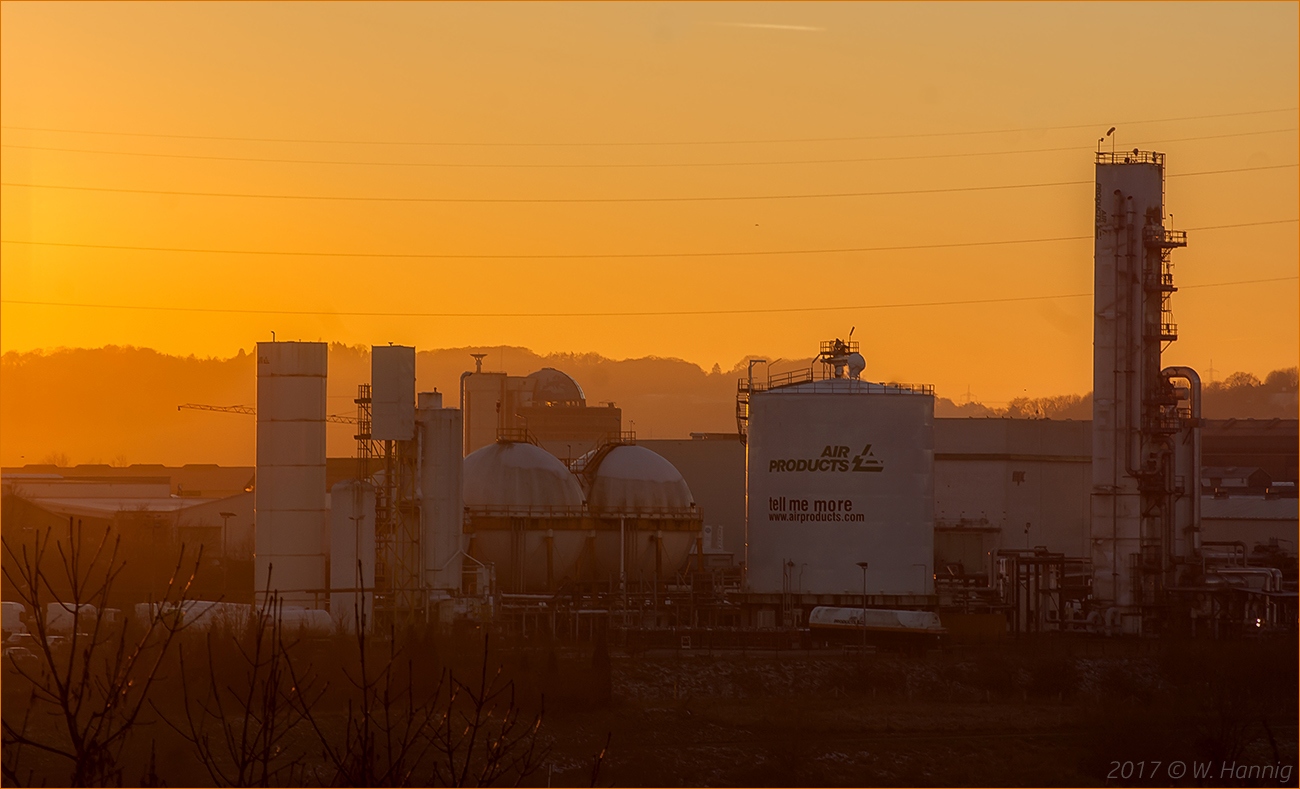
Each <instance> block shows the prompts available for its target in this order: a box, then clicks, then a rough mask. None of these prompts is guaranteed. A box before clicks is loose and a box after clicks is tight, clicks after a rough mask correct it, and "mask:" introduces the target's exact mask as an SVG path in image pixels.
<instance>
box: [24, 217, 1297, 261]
mask: <svg viewBox="0 0 1300 789" xmlns="http://www.w3.org/2000/svg"><path fill="white" fill-rule="evenodd" d="M1297 221H1300V220H1297V219H1270V220H1266V221H1262V222H1239V223H1236V224H1230V225H1204V226H1202V227H1188V228H1181V229H1183V230H1186V231H1189V232H1191V231H1202V230H1225V229H1228V228H1236V227H1259V226H1262V225H1283V224H1291V223H1294V222H1297ZM1091 238H1092V236H1090V235H1089V236H1055V237H1051V238H1015V239H997V240H989V241H954V242H951V243H946V244H900V245H896V246H881V247H829V248H814V249H764V250H742V251H729V252H613V253H594V254H591V253H588V254H549V255H547V254H542V255H539V254H527V255H509V254H473V255H456V254H446V253H423V252H406V253H403V252H308V251H294V250H259V249H215V248H203V247H146V246H128V245H119V244H76V243H69V242H61V241H19V240H11V239H0V243H2V244H20V245H23V246H38V247H64V248H71V249H111V250H118V251H129V252H181V253H191V254H209V255H270V256H277V257H328V258H383V259H396V260H410V259H418V260H601V259H611V258H620V259H639V258H712V257H756V256H762V255H828V254H840V253H853V252H900V251H907V250H921V249H957V248H963V247H990V246H1009V245H1015V244H1046V243H1053V242H1059V241H1086V240H1089V239H1091Z"/></svg>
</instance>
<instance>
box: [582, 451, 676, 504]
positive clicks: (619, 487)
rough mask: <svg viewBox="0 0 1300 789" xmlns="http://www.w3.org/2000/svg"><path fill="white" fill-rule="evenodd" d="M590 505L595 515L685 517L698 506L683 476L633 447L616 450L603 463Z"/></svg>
mask: <svg viewBox="0 0 1300 789" xmlns="http://www.w3.org/2000/svg"><path fill="white" fill-rule="evenodd" d="M588 505H589V506H590V507H591V510H592V512H593V513H596V514H601V515H604V514H607V513H608V514H614V515H630V514H639V513H662V514H670V513H685V512H689V511H690V510H691V508H692V506H694V501H693V499H692V498H691V489H690V487H689V486H687V484H686V480H684V479H682V475H681V472H679V471H678V470H677V467H676V466H674V465H673V464H672V463H669V462H668V461H667V460H665V459H664V458H663V456H661V455H659V454H658V453H656V452H653V451H651V450H649V449H646V448H645V447H640V446H636V445H632V444H627V445H623V446H617V447H614V448H613V449H611V450H610V451H609V453H608V454H606V455H605V457H604V458H602V459H600V465H599V466H597V468H596V473H595V475H594V476H593V477H592V483H591V494H590V496H589V497H588Z"/></svg>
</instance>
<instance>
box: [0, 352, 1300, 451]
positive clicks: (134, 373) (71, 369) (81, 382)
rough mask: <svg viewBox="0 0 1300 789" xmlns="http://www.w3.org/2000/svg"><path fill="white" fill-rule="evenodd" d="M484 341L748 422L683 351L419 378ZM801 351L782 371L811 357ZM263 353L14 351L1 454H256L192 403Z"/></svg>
mask: <svg viewBox="0 0 1300 789" xmlns="http://www.w3.org/2000/svg"><path fill="white" fill-rule="evenodd" d="M470 353H486V354H488V356H487V358H486V359H485V361H484V369H485V370H504V371H506V372H508V373H510V374H512V375H526V374H528V373H530V372H533V371H535V370H538V369H540V368H542V367H557V368H559V369H562V370H564V371H565V372H567V373H569V374H570V375H572V376H573V377H574V378H575V379H576V380H577V381H578V383H579V384H580V385H581V386H582V387H583V389H584V391H585V393H586V396H587V400H588V402H589V403H591V404H593V405H596V404H599V403H601V402H606V401H613V402H614V403H616V404H617V405H618V406H619V407H620V408H622V409H623V424H624V427H625V428H626V429H634V430H636V431H637V433H638V434H639V435H641V436H642V437H643V438H669V437H685V436H687V435H689V434H690V433H691V432H731V431H734V430H735V429H736V422H735V394H736V379H737V378H739V377H741V376H742V375H744V373H745V368H746V361H747V360H743V359H742V360H741V361H740V362H739V363H738V364H736V365H735V366H734V367H732V368H731V369H729V370H724V369H722V368H721V367H720V366H718V365H714V367H713V369H712V370H710V371H707V372H706V371H705V370H703V369H701V368H700V367H699V366H698V365H695V364H692V363H690V362H686V361H683V360H681V359H664V358H656V357H647V358H643V359H621V360H615V359H607V358H605V357H603V356H600V355H597V354H551V355H546V356H543V355H540V354H536V353H533V352H532V351H530V350H528V349H527V348H517V347H505V348H502V347H493V348H478V347H470V348H446V349H441V350H430V351H420V352H419V353H418V354H417V356H416V378H417V386H418V388H419V389H420V390H421V391H428V390H431V389H435V388H436V389H438V390H439V391H441V392H443V393H444V394H446V396H447V402H448V403H449V404H455V403H456V402H457V400H458V386H459V380H460V375H461V373H463V372H464V371H466V370H468V369H473V360H472V359H471V358H470V356H469V354H470ZM807 364H809V360H787V361H784V362H782V363H781V366H780V371H784V370H786V369H794V368H797V367H799V366H801V365H802V366H806V365H807ZM329 371H330V379H329V397H330V400H329V412H330V413H334V414H339V413H344V414H351V413H355V408H356V406H355V405H354V404H353V402H352V399H353V397H355V395H356V388H357V384H359V383H362V382H365V381H368V380H369V378H370V352H369V349H368V348H366V347H351V346H345V345H332V346H330V356H329ZM254 373H255V365H254V360H253V357H252V356H251V355H249V354H247V353H244V352H242V351H241V352H240V353H239V354H238V355H236V356H233V357H230V358H226V359H200V358H197V357H194V356H188V357H182V356H170V355H167V354H162V353H158V352H157V351H153V350H150V349H148V348H130V347H115V346H109V347H104V348H95V349H60V350H56V351H50V352H30V353H17V352H9V353H6V354H4V355H3V357H0V462H2V463H3V464H4V465H22V464H24V463H39V462H45V461H53V462H61V463H62V464H64V465H66V464H67V463H68V462H71V463H112V464H115V465H126V464H129V463H167V464H183V463H222V464H232V465H234V464H239V465H249V464H251V463H252V462H253V448H254V436H253V420H252V418H251V417H248V416H241V415H235V414H219V413H211V412H203V411H189V410H186V411H178V410H177V409H176V406H178V405H180V404H181V403H208V404H213V405H252V404H253V403H254V399H255V397H254V394H255V379H254ZM1296 403H1297V401H1296V370H1295V368H1291V369H1290V370H1279V371H1276V372H1273V373H1270V374H1269V375H1268V376H1267V377H1266V378H1265V379H1264V380H1263V381H1259V380H1258V379H1256V378H1255V377H1254V376H1251V375H1249V374H1246V373H1237V374H1234V375H1233V376H1230V377H1229V378H1228V379H1227V380H1226V381H1223V382H1221V383H1215V384H1210V385H1208V386H1207V387H1206V393H1205V410H1206V416H1207V417H1210V418H1227V417H1234V416H1235V417H1265V418H1267V417H1291V418H1294V417H1295V416H1296V410H1297V406H1296ZM935 413H936V415H937V416H941V417H945V416H982V417H990V416H991V417H1010V418H1042V417H1047V418H1053V419H1090V418H1091V417H1092V401H1091V397H1090V395H1063V396H1060V397H1048V398H1035V399H1023V398H1022V399H1019V400H1015V401H1013V402H1012V403H1010V404H1009V405H1008V406H1006V407H1004V408H991V407H988V406H985V405H982V404H980V403H966V404H961V405H958V404H956V403H954V402H953V401H952V400H950V399H948V398H939V400H938V401H937V403H936V406H935ZM328 431H329V432H328V440H329V452H330V454H331V455H333V456H346V455H350V454H352V452H353V451H354V444H353V439H352V433H353V430H352V428H351V426H350V425H336V424H331V425H330V426H329V428H328Z"/></svg>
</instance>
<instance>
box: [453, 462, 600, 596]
mask: <svg viewBox="0 0 1300 789" xmlns="http://www.w3.org/2000/svg"><path fill="white" fill-rule="evenodd" d="M464 474H465V476H464V479H465V510H466V516H467V517H466V523H465V531H466V533H467V535H468V536H469V554H470V556H471V557H473V558H474V559H476V560H478V561H480V562H483V563H484V564H490V565H492V566H493V567H494V569H495V574H496V583H497V588H498V589H500V590H501V591H503V592H507V593H545V592H550V591H554V590H555V589H557V588H559V587H561V586H563V585H564V584H565V583H566V582H567V581H570V580H574V579H577V578H578V574H579V562H580V559H581V558H582V556H583V548H584V547H585V545H586V541H587V537H588V531H587V530H586V529H584V528H583V526H584V518H583V495H582V486H581V485H579V484H578V481H577V479H576V478H575V477H574V476H573V474H571V473H570V472H569V470H568V469H567V468H565V466H564V464H563V463H561V462H560V461H559V460H558V459H557V458H556V457H555V456H554V455H552V454H550V453H549V452H547V451H546V450H544V449H542V448H540V447H537V446H534V445H533V444H527V443H522V442H505V441H502V442H497V443H495V444H489V445H488V446H486V447H483V448H482V449H479V450H477V451H476V452H472V453H470V454H469V455H468V456H466V458H465V468H464Z"/></svg>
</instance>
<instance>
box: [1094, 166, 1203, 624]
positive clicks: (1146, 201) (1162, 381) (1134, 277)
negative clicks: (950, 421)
mask: <svg viewBox="0 0 1300 789" xmlns="http://www.w3.org/2000/svg"><path fill="white" fill-rule="evenodd" d="M1164 166H1165V156H1164V154H1162V153H1154V152H1149V151H1138V150H1133V151H1129V152H1124V153H1105V152H1099V153H1098V154H1097V187H1096V188H1097V192H1096V235H1095V239H1096V240H1095V263H1094V277H1095V280H1094V288H1093V293H1094V299H1095V302H1094V310H1095V317H1094V324H1093V327H1094V328H1093V422H1092V429H1093V441H1092V474H1093V494H1092V562H1093V572H1094V585H1093V591H1094V597H1095V599H1097V600H1098V601H1099V602H1100V603H1101V605H1102V606H1105V607H1108V608H1114V609H1116V610H1117V611H1118V612H1119V613H1120V615H1121V618H1122V619H1123V621H1124V625H1125V628H1126V629H1127V630H1129V631H1130V632H1137V631H1139V630H1140V628H1141V621H1142V619H1143V617H1142V616H1141V614H1142V613H1143V611H1144V610H1149V608H1148V607H1149V606H1152V605H1156V604H1159V603H1160V602H1161V600H1160V597H1161V595H1162V594H1163V589H1164V587H1165V586H1166V585H1170V584H1171V583H1172V578H1173V571H1172V570H1173V567H1174V565H1175V563H1176V562H1178V561H1179V560H1180V558H1186V557H1185V556H1184V557H1179V556H1178V553H1180V552H1182V553H1185V552H1186V551H1187V550H1189V546H1192V545H1194V541H1193V540H1187V539H1181V538H1180V536H1185V534H1186V533H1187V532H1189V531H1190V530H1193V529H1194V528H1195V527H1196V526H1197V525H1198V524H1188V523H1181V524H1178V523H1175V522H1174V521H1175V520H1176V519H1179V518H1182V519H1184V520H1185V519H1186V518H1187V517H1188V516H1187V515H1184V514H1183V513H1189V512H1191V509H1192V508H1188V507H1186V506H1183V505H1182V503H1181V499H1184V498H1186V497H1189V496H1199V471H1192V472H1191V474H1190V476H1191V477H1192V478H1193V480H1194V481H1191V480H1188V479H1187V477H1186V470H1185V469H1184V468H1183V466H1184V465H1185V464H1184V463H1179V462H1176V457H1175V455H1176V451H1175V450H1176V445H1177V442H1176V439H1175V437H1176V436H1178V435H1179V434H1180V432H1182V431H1185V430H1186V429H1188V428H1191V429H1197V427H1198V426H1196V425H1194V424H1192V423H1191V422H1192V421H1194V420H1191V419H1190V415H1189V414H1187V413H1186V412H1185V411H1184V410H1181V409H1180V408H1179V407H1178V405H1179V404H1178V400H1177V396H1176V394H1175V389H1174V387H1173V386H1172V385H1171V380H1170V378H1171V376H1170V375H1168V374H1167V373H1166V372H1165V371H1164V370H1163V368H1162V365H1161V360H1160V356H1161V352H1162V350H1163V349H1164V347H1165V344H1166V343H1170V342H1173V341H1174V340H1175V339H1177V326H1176V325H1175V324H1174V322H1173V318H1172V313H1171V312H1170V306H1169V297H1170V295H1171V294H1172V293H1173V292H1174V291H1175V290H1176V288H1175V287H1174V284H1173V264H1172V263H1171V262H1170V259H1169V252H1170V250H1171V249H1173V248H1175V247H1181V246H1186V244H1187V238H1186V234H1185V233H1181V232H1178V231H1171V230H1166V229H1165V227H1164V218H1165V213H1164ZM1180 369H1183V368H1180ZM1178 377H1184V376H1178ZM1197 443H1198V444H1199V442H1197ZM1179 471H1183V475H1179V474H1178V473H1177V472H1179ZM1175 502H1179V505H1178V506H1176V504H1175ZM1176 535H1179V536H1176ZM1129 614H1137V616H1133V617H1130V616H1128V615H1129ZM1108 621H1109V620H1108Z"/></svg>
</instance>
